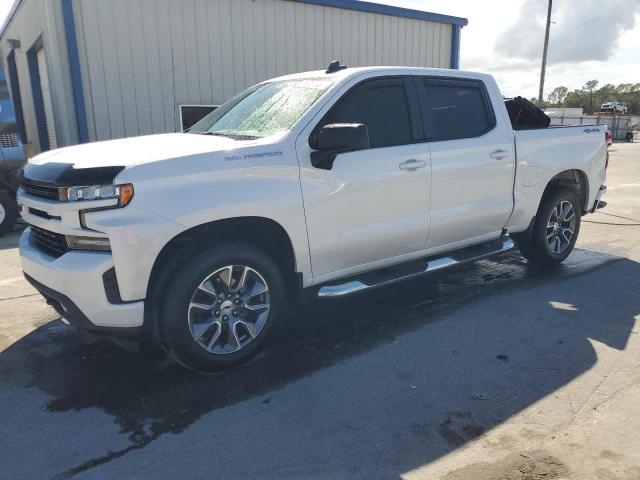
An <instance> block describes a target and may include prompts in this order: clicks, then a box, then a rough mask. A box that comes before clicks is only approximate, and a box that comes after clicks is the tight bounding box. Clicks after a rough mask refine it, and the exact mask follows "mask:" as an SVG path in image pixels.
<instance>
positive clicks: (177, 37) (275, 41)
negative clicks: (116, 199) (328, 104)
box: [74, 0, 451, 140]
mask: <svg viewBox="0 0 640 480" xmlns="http://www.w3.org/2000/svg"><path fill="white" fill-rule="evenodd" d="M74 10H75V12H76V25H77V31H78V43H79V48H80V62H81V68H82V76H83V82H84V86H85V96H86V101H87V115H88V122H89V135H90V139H91V140H102V139H109V138H118V137H124V136H133V135H140V134H146V133H159V132H166V131H175V130H176V129H178V128H179V121H178V105H180V104H220V103H222V102H223V101H224V100H226V99H228V98H230V97H231V96H233V95H234V94H236V93H238V92H239V91H241V90H243V89H245V88H246V87H248V86H250V85H252V84H255V83H257V82H259V81H262V80H265V79H267V78H271V77H274V76H277V75H284V74H287V73H293V72H299V71H304V70H313V69H319V68H325V67H326V65H328V63H329V61H331V60H334V59H340V60H341V61H342V62H343V63H346V64H347V65H350V66H366V65H409V66H425V67H442V68H448V67H449V62H450V58H451V25H449V24H440V23H435V22H426V21H421V20H413V19H408V18H398V17H392V16H389V15H381V14H375V13H367V12H355V11H350V10H344V9H339V8H333V7H324V6H318V5H309V4H302V3H295V2H289V1H286V0H181V1H175V0H74Z"/></svg>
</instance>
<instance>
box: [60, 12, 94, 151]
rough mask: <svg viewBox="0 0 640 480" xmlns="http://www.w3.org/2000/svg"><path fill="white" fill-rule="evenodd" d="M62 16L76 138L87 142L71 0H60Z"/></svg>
mask: <svg viewBox="0 0 640 480" xmlns="http://www.w3.org/2000/svg"><path fill="white" fill-rule="evenodd" d="M62 18H63V21H64V33H65V37H66V40H67V53H68V56H69V70H70V72H71V87H72V90H73V104H74V106H75V110H76V123H77V124H78V140H79V142H80V143H87V142H88V141H89V129H88V127H87V110H86V108H85V102H84V89H83V86H82V72H81V70H80V54H79V53H78V37H77V35H76V23H75V19H74V15H73V0H62Z"/></svg>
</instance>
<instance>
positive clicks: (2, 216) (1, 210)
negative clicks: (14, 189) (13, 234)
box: [0, 190, 18, 235]
mask: <svg viewBox="0 0 640 480" xmlns="http://www.w3.org/2000/svg"><path fill="white" fill-rule="evenodd" d="M17 220H18V205H16V202H15V201H14V200H13V198H12V197H11V195H10V194H9V192H7V191H6V190H0V235H4V234H5V233H7V232H10V231H11V229H12V228H13V226H14V225H15V224H16V221H17Z"/></svg>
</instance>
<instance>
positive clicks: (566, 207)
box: [547, 200, 576, 255]
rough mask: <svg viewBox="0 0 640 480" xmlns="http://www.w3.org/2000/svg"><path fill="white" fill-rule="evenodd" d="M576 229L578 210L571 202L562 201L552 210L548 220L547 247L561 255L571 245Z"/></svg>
mask: <svg viewBox="0 0 640 480" xmlns="http://www.w3.org/2000/svg"><path fill="white" fill-rule="evenodd" d="M575 231H576V212H575V209H574V208H573V205H572V204H571V202H569V201H567V200H562V201H560V202H559V203H558V204H557V205H556V206H555V207H554V208H553V210H551V214H550V215H549V218H548V220H547V247H548V248H549V251H550V252H551V253H554V254H555V255H561V254H562V253H564V252H565V251H566V250H567V248H569V245H570V244H571V240H572V239H573V236H574V234H575Z"/></svg>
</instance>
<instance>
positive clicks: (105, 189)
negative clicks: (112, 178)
mask: <svg viewBox="0 0 640 480" xmlns="http://www.w3.org/2000/svg"><path fill="white" fill-rule="evenodd" d="M64 196H66V199H65V200H67V201H69V202H77V201H81V200H109V199H111V198H115V199H117V200H118V206H119V207H125V206H127V205H129V202H131V199H132V198H133V185H131V184H130V183H127V184H124V185H94V186H90V187H69V188H67V189H66V191H65V192H64Z"/></svg>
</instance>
